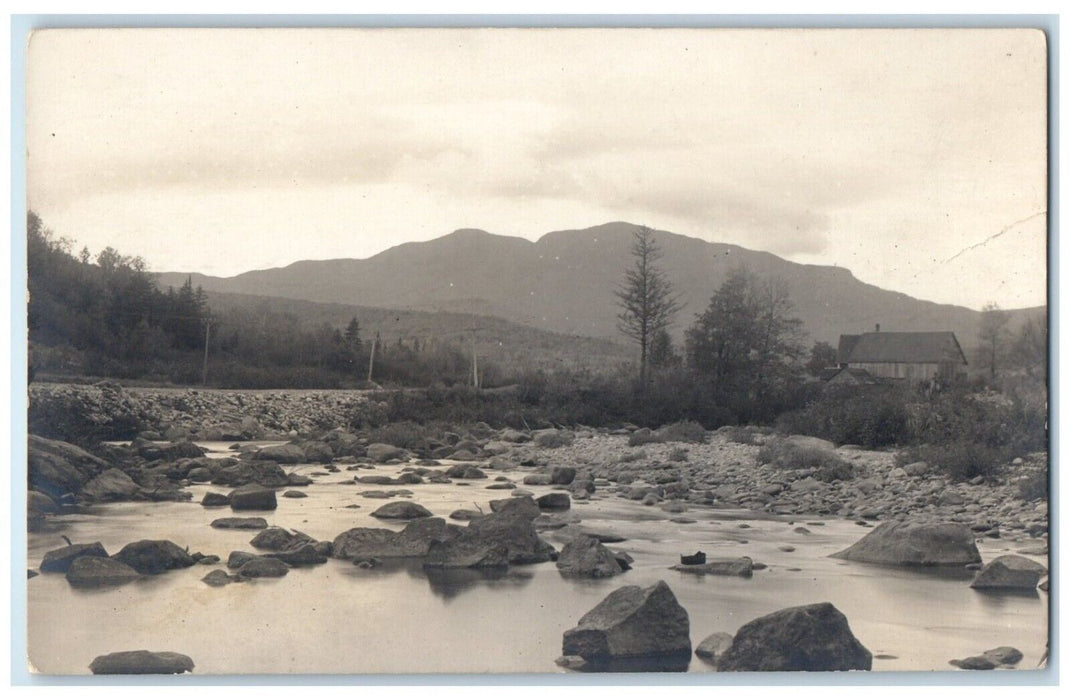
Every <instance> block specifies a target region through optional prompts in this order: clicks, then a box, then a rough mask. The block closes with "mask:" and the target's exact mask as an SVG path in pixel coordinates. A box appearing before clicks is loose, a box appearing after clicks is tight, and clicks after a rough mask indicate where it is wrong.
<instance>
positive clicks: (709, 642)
mask: <svg viewBox="0 0 1070 700" xmlns="http://www.w3.org/2000/svg"><path fill="white" fill-rule="evenodd" d="M730 646H732V635H730V634H728V633H727V632H714V633H713V634H711V635H710V636H709V637H706V638H705V639H703V640H702V641H701V642H699V643H698V646H696V647H695V656H697V657H699V658H700V659H704V660H706V661H709V662H710V663H714V664H715V663H717V662H718V661H719V660H720V658H721V655H722V654H724V653H725V652H726V651H727V650H728V647H730Z"/></svg>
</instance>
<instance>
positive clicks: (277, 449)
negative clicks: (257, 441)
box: [255, 444, 330, 464]
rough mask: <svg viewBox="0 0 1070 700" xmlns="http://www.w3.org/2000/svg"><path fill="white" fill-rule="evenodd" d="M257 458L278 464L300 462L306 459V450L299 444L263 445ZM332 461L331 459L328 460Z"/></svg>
mask: <svg viewBox="0 0 1070 700" xmlns="http://www.w3.org/2000/svg"><path fill="white" fill-rule="evenodd" d="M255 459H258V460H264V461H266V462H276V463H278V464H300V463H301V462H304V461H306V460H305V451H304V450H303V449H301V448H300V447H299V446H297V445H293V444H286V445H268V446H266V447H261V448H260V449H259V450H258V451H257V453H256V455H255ZM328 461H330V460H328Z"/></svg>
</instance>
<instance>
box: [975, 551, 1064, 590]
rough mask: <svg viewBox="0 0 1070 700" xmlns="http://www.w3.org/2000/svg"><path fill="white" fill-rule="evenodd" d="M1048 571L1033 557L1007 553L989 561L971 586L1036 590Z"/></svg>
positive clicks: (991, 588)
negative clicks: (1028, 557)
mask: <svg viewBox="0 0 1070 700" xmlns="http://www.w3.org/2000/svg"><path fill="white" fill-rule="evenodd" d="M1046 573H1048V570H1047V569H1046V568H1045V567H1044V566H1042V565H1040V564H1038V563H1036V562H1035V561H1033V560H1032V559H1027V558H1026V557H1023V556H1020V555H1018V554H1005V555H1003V556H1001V557H996V558H995V559H993V560H992V561H990V562H988V564H986V565H985V568H983V569H982V570H981V573H979V574H977V578H976V579H974V581H973V583H971V584H970V588H975V589H978V590H1018V591H1034V590H1036V587H1037V583H1039V582H1040V579H1041V577H1043V576H1044V574H1046Z"/></svg>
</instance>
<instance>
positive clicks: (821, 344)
mask: <svg viewBox="0 0 1070 700" xmlns="http://www.w3.org/2000/svg"><path fill="white" fill-rule="evenodd" d="M835 366H836V348H834V347H832V346H831V345H829V344H828V343H826V342H825V341H823V340H819V341H817V342H816V343H814V346H813V347H812V348H810V359H809V360H808V361H807V363H806V371H807V372H809V373H810V374H811V375H813V376H815V377H816V376H818V375H820V374H821V372H822V370H825V369H828V368H829V367H835Z"/></svg>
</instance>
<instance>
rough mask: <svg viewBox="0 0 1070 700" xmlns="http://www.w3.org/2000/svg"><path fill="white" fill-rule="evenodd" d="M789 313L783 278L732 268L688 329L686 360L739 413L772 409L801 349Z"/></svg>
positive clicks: (789, 379)
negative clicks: (779, 279)
mask: <svg viewBox="0 0 1070 700" xmlns="http://www.w3.org/2000/svg"><path fill="white" fill-rule="evenodd" d="M792 314H793V305H792V303H791V299H790V298H789V296H788V293H787V290H786V288H785V286H784V285H783V284H781V283H779V282H777V281H767V280H760V279H758V278H756V277H754V276H753V275H751V274H750V273H748V272H747V271H746V270H743V269H736V270H733V271H732V272H730V273H729V275H728V278H727V279H726V280H725V281H724V283H723V284H722V285H721V287H720V288H719V289H718V290H717V292H716V293H715V294H714V295H713V297H712V298H711V299H710V304H709V306H708V307H707V308H706V311H704V312H703V313H702V314H700V315H699V316H698V318H697V319H696V320H695V323H694V324H693V325H692V326H691V328H689V329H688V330H687V334H686V346H685V347H686V352H687V361H688V365H689V366H690V367H691V368H692V369H693V370H695V371H697V372H698V373H699V374H701V375H704V376H706V377H707V378H708V379H709V380H710V381H711V383H712V387H713V390H714V392H715V393H716V394H717V395H718V396H719V397H720V398H721V400H722V401H723V402H725V403H726V404H727V405H731V406H733V407H734V408H735V409H736V410H737V412H738V413H741V414H742V413H748V414H752V415H751V417H760V416H759V415H757V414H762V415H766V414H770V413H772V412H775V404H777V403H778V401H780V400H781V399H783V398H784V396H785V392H787V391H788V390H789V388H790V387H791V386H792V385H793V383H794V382H795V375H796V363H797V360H798V358H799V357H800V356H801V355H802V352H803V350H802V345H801V329H802V322H801V321H800V320H799V319H798V318H795V317H794V316H793V315H792ZM774 394H775V395H776V396H773V395H774ZM777 397H779V398H777Z"/></svg>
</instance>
